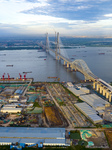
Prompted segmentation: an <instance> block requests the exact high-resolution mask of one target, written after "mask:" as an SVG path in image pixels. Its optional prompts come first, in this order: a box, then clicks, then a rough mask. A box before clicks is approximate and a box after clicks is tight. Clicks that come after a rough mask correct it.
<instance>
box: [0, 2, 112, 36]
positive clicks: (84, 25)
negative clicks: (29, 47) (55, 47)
mask: <svg viewBox="0 0 112 150" xmlns="http://www.w3.org/2000/svg"><path fill="white" fill-rule="evenodd" d="M55 31H56V32H60V34H61V35H73V36H107V37H112V0H0V35H6V34H9V35H10V34H11V33H17V34H40V33H42V34H45V33H46V32H48V33H52V34H54V32H55Z"/></svg>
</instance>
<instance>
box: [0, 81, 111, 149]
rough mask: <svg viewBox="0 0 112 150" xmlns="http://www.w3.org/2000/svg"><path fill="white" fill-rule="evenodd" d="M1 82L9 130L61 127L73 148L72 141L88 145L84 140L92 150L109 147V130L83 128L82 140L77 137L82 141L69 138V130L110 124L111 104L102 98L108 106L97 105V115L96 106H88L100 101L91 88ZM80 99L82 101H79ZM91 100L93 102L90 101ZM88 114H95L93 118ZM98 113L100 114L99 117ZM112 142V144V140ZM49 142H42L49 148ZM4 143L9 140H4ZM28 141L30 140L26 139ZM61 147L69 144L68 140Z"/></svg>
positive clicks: (1, 111) (0, 101) (2, 112)
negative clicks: (95, 100)
mask: <svg viewBox="0 0 112 150" xmlns="http://www.w3.org/2000/svg"><path fill="white" fill-rule="evenodd" d="M1 80H2V81H1V83H0V126H1V127H7V128H8V129H10V127H14V128H15V129H16V127H24V128H25V130H26V128H28V129H29V127H30V128H40V129H41V130H42V129H48V128H49V129H52V128H56V129H58V128H61V129H64V130H65V129H66V132H65V133H64V134H65V137H66V141H68V143H66V144H67V145H70V143H71V141H72V143H71V145H77V144H78V145H81V144H83V143H84V142H83V141H85V144H86V146H87V147H90V148H97V147H98V148H108V147H109V146H108V143H107V140H106V138H105V134H106V136H107V138H109V137H110V136H111V135H112V134H111V131H110V130H106V131H105V133H104V131H103V130H82V129H80V138H79V136H78V134H76V135H77V136H78V139H76V137H77V136H75V139H74V135H71V136H70V135H69V131H71V130H75V128H83V127H86V128H88V127H89V128H90V127H94V128H95V127H98V125H99V126H100V127H102V128H104V127H105V126H107V121H109V119H110V118H111V105H110V104H109V103H108V102H107V101H105V102H104V101H103V100H101V98H99V102H100V101H101V102H102V103H103V104H104V105H97V107H96V105H94V108H95V109H96V110H97V111H96V112H95V110H94V111H93V108H92V107H91V108H90V105H89V107H88V102H89V103H90V104H91V106H92V105H93V103H92V98H94V97H95V99H96V98H98V97H97V96H96V95H94V94H93V93H92V92H91V91H90V89H87V87H85V85H84V84H83V87H81V86H79V85H73V84H72V83H57V82H54V83H52V82H32V79H27V78H26V79H20V78H19V79H14V80H12V79H11V80H10V82H9V79H4V80H3V79H1ZM74 93H75V94H74ZM89 96H90V97H89ZM79 97H80V98H81V99H82V100H81V99H79ZM90 98H91V99H90ZM88 99H90V100H89V101H87V100H88ZM99 106H100V107H99ZM104 108H105V109H104ZM102 109H103V111H102ZM87 112H89V115H90V114H91V115H90V116H89V115H88V114H87ZM98 112H100V113H99V114H98V115H97V113H98ZM102 112H103V114H102ZM96 115H97V117H96ZM98 117H99V118H100V120H97V119H99V118H98ZM95 119H96V120H95ZM103 119H104V120H103ZM95 121H96V122H95ZM110 121H111V120H110ZM105 123H106V124H105ZM41 127H42V128H41ZM18 129H19V128H18ZM17 132H18V131H17ZM3 138H4V137H2V140H3ZM11 138H12V137H11ZM38 138H40V137H38ZM34 139H35V137H34ZM109 139H110V141H111V138H109ZM47 140H48V139H46V140H45V139H44V137H43V139H41V143H44V145H49V143H48V142H47ZM80 140H81V141H82V143H81V142H80ZM4 141H7V140H6V139H4ZM9 141H10V140H9ZM9 141H7V142H8V144H9V145H10V142H9ZM14 141H16V140H14ZM98 141H100V142H98ZM26 142H28V141H27V140H26ZM50 142H51V141H50ZM33 143H34V145H35V143H36V142H35V140H34V141H33V142H32V143H30V144H31V145H33ZM2 144H3V143H2ZM38 144H39V142H38ZM50 144H51V143H50ZM53 144H55V145H56V144H57V145H59V143H58V142H56V141H54V142H53ZM60 144H61V145H66V144H65V143H64V141H62V142H61V143H60ZM51 145H52V144H51Z"/></svg>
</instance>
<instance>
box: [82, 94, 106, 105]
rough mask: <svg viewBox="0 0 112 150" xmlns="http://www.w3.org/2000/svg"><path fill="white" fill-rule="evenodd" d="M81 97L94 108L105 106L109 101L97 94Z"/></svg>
mask: <svg viewBox="0 0 112 150" xmlns="http://www.w3.org/2000/svg"><path fill="white" fill-rule="evenodd" d="M79 98H80V99H81V100H83V101H85V102H86V103H88V104H89V105H90V106H92V107H94V108H97V107H105V105H106V104H108V102H107V101H105V100H104V99H102V98H101V97H99V96H97V95H96V94H88V95H81V96H80V97H79Z"/></svg>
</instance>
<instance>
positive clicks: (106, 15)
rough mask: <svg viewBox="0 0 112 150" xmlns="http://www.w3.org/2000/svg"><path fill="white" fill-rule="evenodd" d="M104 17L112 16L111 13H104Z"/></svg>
mask: <svg viewBox="0 0 112 150" xmlns="http://www.w3.org/2000/svg"><path fill="white" fill-rule="evenodd" d="M104 17H109V18H112V14H105V15H104Z"/></svg>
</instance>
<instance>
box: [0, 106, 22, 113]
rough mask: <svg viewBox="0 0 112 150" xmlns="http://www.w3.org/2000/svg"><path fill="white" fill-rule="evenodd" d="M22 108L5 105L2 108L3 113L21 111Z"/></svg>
mask: <svg viewBox="0 0 112 150" xmlns="http://www.w3.org/2000/svg"><path fill="white" fill-rule="evenodd" d="M21 111H22V108H9V107H7V108H6V107H3V108H2V109H1V112H2V113H21Z"/></svg>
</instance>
